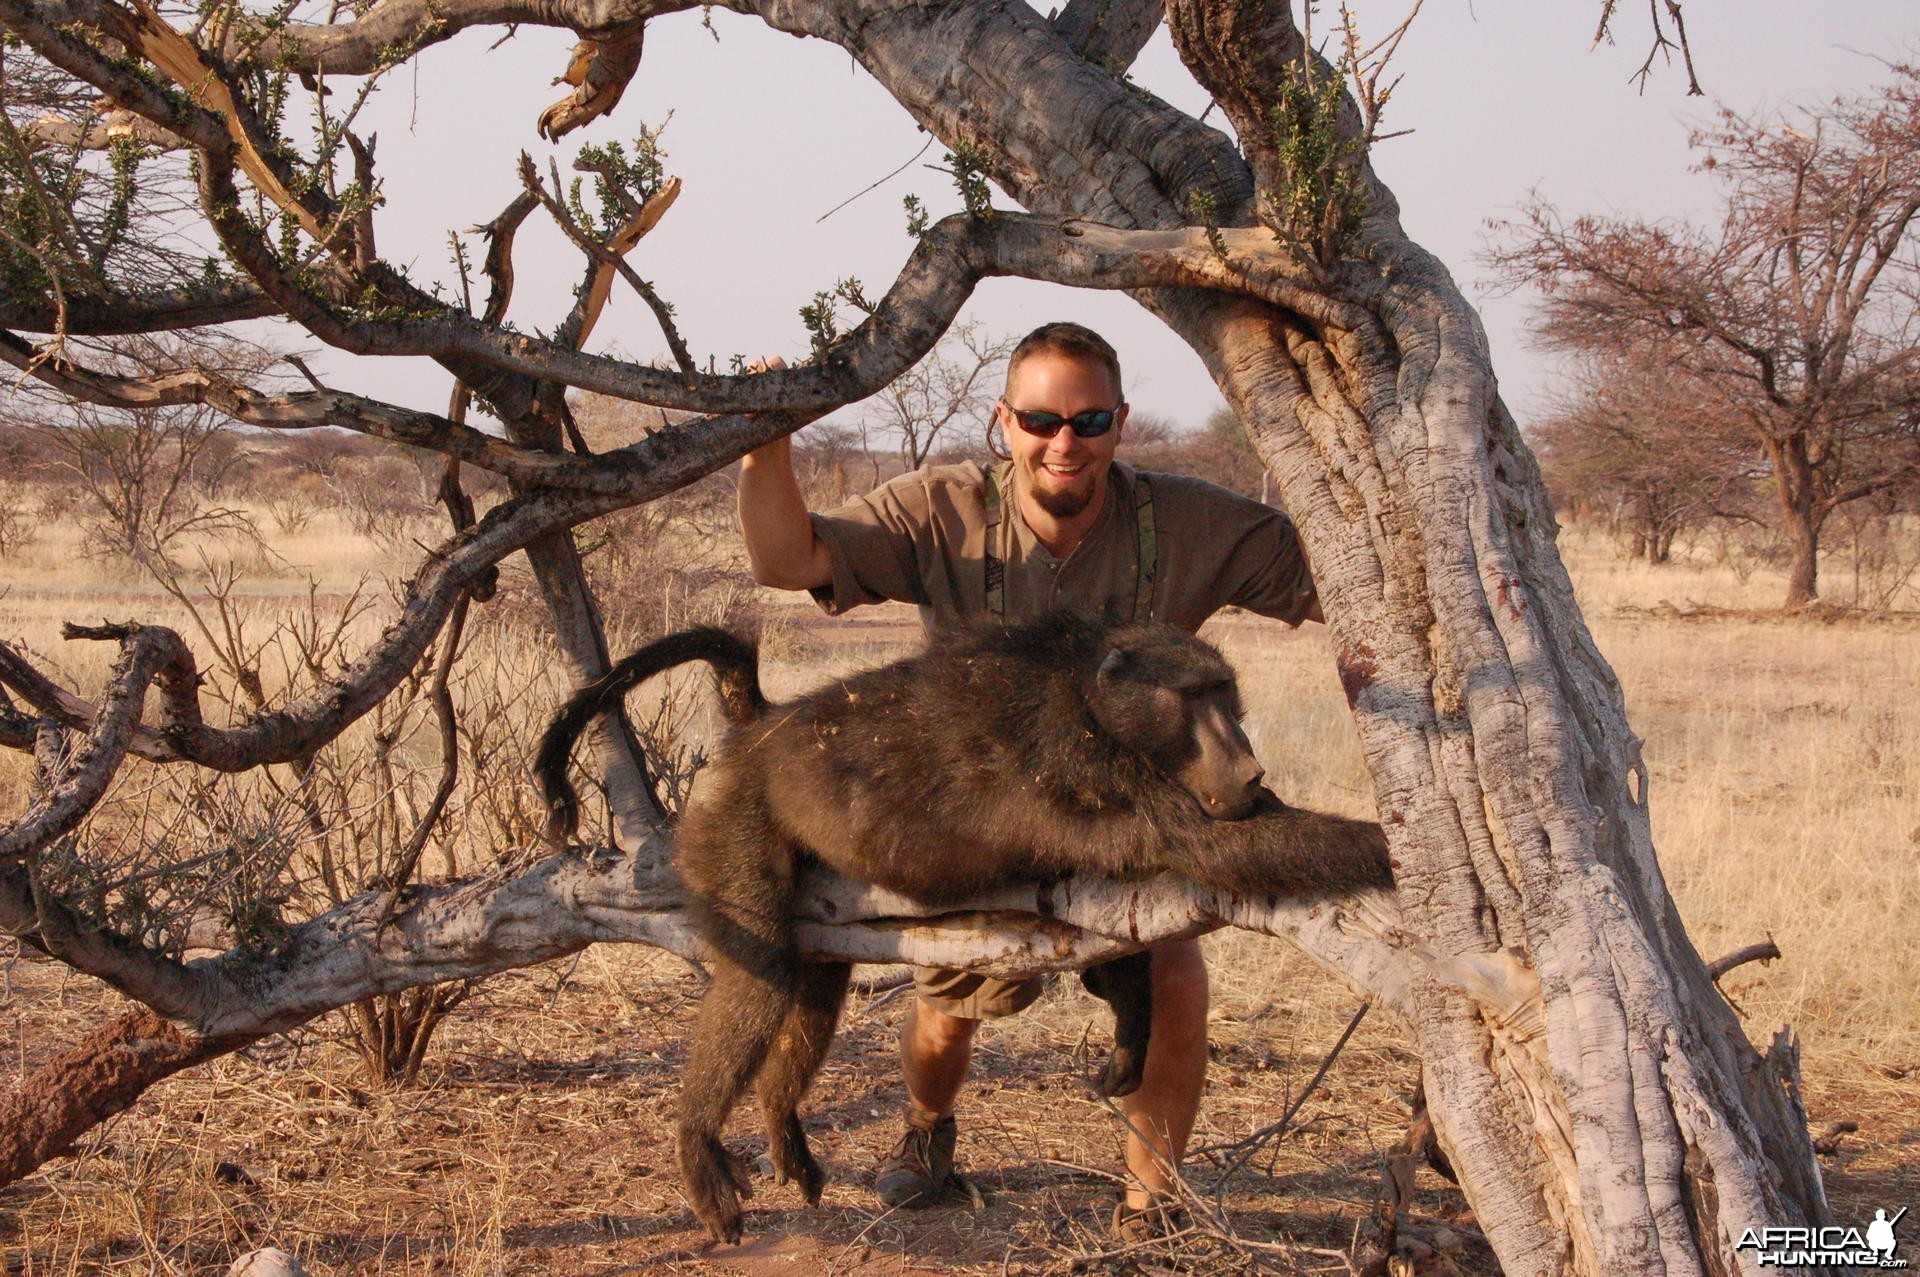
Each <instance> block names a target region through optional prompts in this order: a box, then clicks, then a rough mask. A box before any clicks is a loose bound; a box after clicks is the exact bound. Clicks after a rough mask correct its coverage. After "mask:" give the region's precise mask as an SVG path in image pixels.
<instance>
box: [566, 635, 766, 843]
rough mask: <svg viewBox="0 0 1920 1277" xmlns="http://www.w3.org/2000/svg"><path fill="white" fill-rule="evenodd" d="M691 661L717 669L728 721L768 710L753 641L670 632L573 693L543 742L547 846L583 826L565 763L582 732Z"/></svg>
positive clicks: (715, 674) (750, 717)
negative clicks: (631, 694) (624, 700)
mask: <svg viewBox="0 0 1920 1277" xmlns="http://www.w3.org/2000/svg"><path fill="white" fill-rule="evenodd" d="M688 661H705V662H707V663H708V664H709V665H711V666H713V677H714V682H715V684H716V685H717V686H718V688H719V692H720V700H721V703H722V704H723V705H724V706H725V709H726V715H727V719H728V721H730V722H732V723H734V724H736V725H738V724H740V723H745V722H750V721H752V720H753V718H754V717H756V716H757V715H758V714H759V713H760V712H761V711H762V710H764V709H766V707H767V698H766V696H765V694H764V693H762V692H761V690H760V653H759V649H758V648H757V647H756V646H755V645H754V644H753V642H752V641H751V640H750V639H745V638H742V637H740V636H739V635H737V634H732V633H729V632H728V631H726V630H721V629H714V628H712V627H709V626H702V627H700V628H698V629H691V630H681V631H680V632H679V633H677V634H669V635H667V636H666V637H665V638H659V639H655V640H654V641H653V642H651V643H649V644H647V645H646V646H645V647H642V648H640V649H639V650H638V651H636V652H634V653H633V654H632V655H630V656H628V657H626V658H624V659H623V660H621V661H620V662H619V663H618V664H616V665H615V666H614V667H613V668H612V669H610V670H608V671H607V672H606V673H605V674H603V675H601V676H600V677H599V678H597V679H595V680H594V681H593V682H592V683H589V684H588V685H587V686H585V687H583V688H581V689H580V690H579V691H578V692H575V693H574V694H573V697H572V698H571V699H570V700H568V701H567V703H566V704H565V705H563V706H561V708H560V712H559V713H558V714H556V715H555V716H554V719H553V722H552V723H551V724H549V725H548V727H547V730H546V734H545V735H543V736H542V737H541V738H540V750H539V753H537V754H536V755H535V756H534V762H533V774H534V779H535V780H537V781H538V782H539V784H540V792H541V795H542V796H543V797H544V798H545V799H546V802H547V841H548V842H550V843H553V844H555V845H559V844H561V843H564V842H566V840H567V839H569V838H571V837H573V834H574V831H575V830H576V829H578V828H579V826H580V795H579V793H578V792H577V791H575V789H574V787H573V782H572V781H570V780H568V779H567V759H568V758H569V757H570V756H571V755H572V753H573V743H574V741H576V740H577V739H579V736H580V733H581V732H582V731H584V730H586V726H587V724H588V723H590V722H592V721H593V719H594V718H595V717H596V716H598V715H599V714H602V713H604V712H605V711H606V710H607V709H609V708H610V707H611V706H613V705H615V704H617V703H619V700H620V698H621V697H623V696H625V695H626V694H627V693H628V692H630V691H632V690H633V689H634V688H636V687H638V686H639V685H640V684H642V683H644V682H646V681H647V680H648V679H650V678H652V677H653V676H654V675H656V674H663V673H665V672H666V671H668V670H670V669H673V668H674V667H675V666H678V665H685V664H686V663H687V662H688Z"/></svg>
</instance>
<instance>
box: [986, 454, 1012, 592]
mask: <svg viewBox="0 0 1920 1277" xmlns="http://www.w3.org/2000/svg"><path fill="white" fill-rule="evenodd" d="M980 475H981V478H982V479H984V480H985V481H986V492H985V497H986V505H987V529H986V535H985V542H984V549H985V551H986V561H987V615H988V616H991V617H992V618H993V619H994V620H996V621H1002V620H1005V619H1006V616H1007V564H1006V560H1004V559H1002V558H1001V557H1000V475H999V472H998V470H997V469H996V468H995V467H993V466H985V465H983V466H981V467H980Z"/></svg>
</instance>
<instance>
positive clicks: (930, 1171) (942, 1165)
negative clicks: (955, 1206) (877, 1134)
mask: <svg viewBox="0 0 1920 1277" xmlns="http://www.w3.org/2000/svg"><path fill="white" fill-rule="evenodd" d="M959 1129H960V1128H959V1127H958V1126H957V1125H955V1123H954V1120H953V1114H951V1113H949V1114H947V1115H946V1116H945V1117H943V1118H941V1119H939V1120H938V1121H936V1122H933V1123H930V1124H929V1123H928V1122H927V1121H926V1119H924V1118H922V1117H920V1116H918V1115H917V1114H915V1113H912V1112H909V1113H908V1114H907V1130H906V1133H905V1134H904V1135H902V1136H901V1137H900V1142H899V1143H898V1144H895V1145H894V1146H893V1152H892V1153H890V1154H888V1156H887V1160H886V1161H884V1162H882V1163H880V1173H879V1174H878V1175H876V1176H875V1177H874V1180H873V1191H874V1193H875V1194H876V1195H877V1196H878V1197H879V1198H880V1200H881V1201H882V1202H885V1203H886V1204H887V1205H888V1206H901V1207H905V1208H906V1209H908V1210H920V1209H922V1208H924V1207H927V1206H932V1205H935V1204H936V1203H938V1202H939V1201H940V1199H941V1198H943V1197H945V1196H946V1195H947V1189H948V1188H950V1187H952V1185H953V1178H954V1176H953V1141H954V1137H955V1136H956V1135H957V1134H958V1133H959Z"/></svg>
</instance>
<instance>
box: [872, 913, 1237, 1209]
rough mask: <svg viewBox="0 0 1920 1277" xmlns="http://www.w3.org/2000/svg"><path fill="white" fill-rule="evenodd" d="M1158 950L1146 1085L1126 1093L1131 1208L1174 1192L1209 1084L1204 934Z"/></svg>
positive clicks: (1123, 1103) (1155, 948)
mask: <svg viewBox="0 0 1920 1277" xmlns="http://www.w3.org/2000/svg"><path fill="white" fill-rule="evenodd" d="M1152 953H1153V1037H1152V1039H1151V1041H1149V1042H1148V1044H1147V1067H1146V1071H1145V1075H1144V1076H1143V1078H1142V1080H1141V1082H1140V1089H1139V1090H1137V1091H1135V1092H1134V1093H1133V1094H1132V1095H1129V1096H1127V1097H1126V1098H1125V1099H1123V1100H1121V1101H1120V1108H1121V1110H1122V1111H1123V1112H1124V1113H1126V1115H1127V1121H1128V1122H1129V1124H1130V1125H1131V1126H1132V1128H1133V1129H1132V1130H1131V1131H1130V1132H1129V1133H1128V1135H1127V1170H1128V1171H1129V1172H1130V1175H1129V1176H1128V1183H1127V1207H1128V1209H1129V1210H1141V1209H1144V1208H1145V1207H1146V1206H1147V1205H1148V1204H1149V1203H1150V1202H1151V1201H1152V1200H1153V1199H1154V1198H1157V1197H1170V1196H1172V1195H1173V1188H1172V1180H1171V1178H1170V1176H1169V1175H1168V1168H1169V1167H1177V1166H1179V1165H1180V1159H1181V1158H1182V1157H1184V1156H1185V1155H1186V1151H1187V1137H1188V1136H1190V1135H1191V1134H1193V1122H1194V1118H1195V1116H1196V1115H1197V1114H1198V1113H1199V1111H1200V1093H1201V1092H1202V1091H1203V1090H1204V1089H1206V1084H1207V964H1206V960H1205V959H1203V958H1202V957H1201V956H1200V942H1199V941H1198V940H1169V941H1166V942H1165V943H1162V944H1157V945H1155V946H1153V949H1152ZM969 1037H971V1034H970V1033H969ZM962 1076H964V1071H963V1073H962ZM909 1086H911V1083H909Z"/></svg>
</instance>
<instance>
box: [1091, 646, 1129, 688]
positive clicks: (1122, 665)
mask: <svg viewBox="0 0 1920 1277" xmlns="http://www.w3.org/2000/svg"><path fill="white" fill-rule="evenodd" d="M1131 664H1133V653H1131V652H1129V651H1127V649H1126V648H1124V647H1116V648H1112V649H1109V650H1108V652H1107V656H1106V659H1105V660H1103V661H1101V662H1100V672H1099V673H1098V674H1097V675H1095V677H1096V678H1098V679H1099V680H1100V681H1101V682H1102V683H1105V682H1108V681H1109V680H1112V679H1116V678H1118V677H1120V675H1122V674H1124V673H1126V671H1127V667H1128V666H1129V665H1131Z"/></svg>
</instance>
